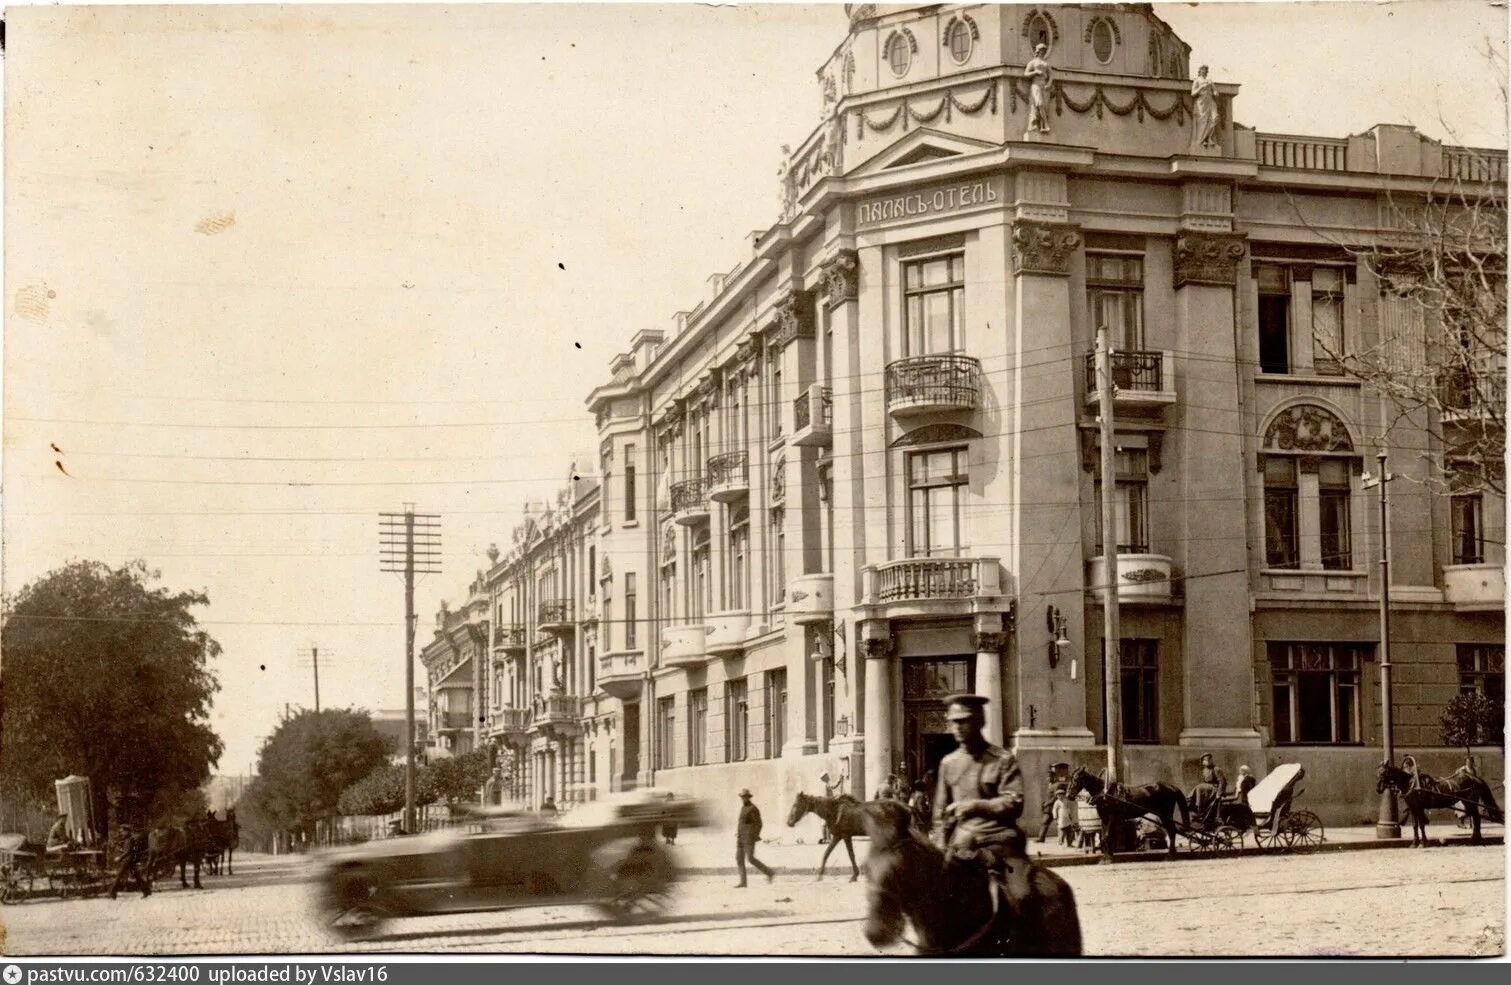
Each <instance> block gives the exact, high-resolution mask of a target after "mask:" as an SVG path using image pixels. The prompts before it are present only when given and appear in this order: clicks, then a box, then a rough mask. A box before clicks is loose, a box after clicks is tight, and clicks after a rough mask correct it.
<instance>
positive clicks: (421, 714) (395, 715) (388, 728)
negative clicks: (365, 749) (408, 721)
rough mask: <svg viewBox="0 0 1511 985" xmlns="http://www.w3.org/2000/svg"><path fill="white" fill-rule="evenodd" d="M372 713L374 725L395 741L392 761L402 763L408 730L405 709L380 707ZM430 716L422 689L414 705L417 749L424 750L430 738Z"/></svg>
mask: <svg viewBox="0 0 1511 985" xmlns="http://www.w3.org/2000/svg"><path fill="white" fill-rule="evenodd" d="M370 714H371V716H372V723H373V727H374V728H376V729H377V730H378V731H379V732H381V733H382V734H383V736H384V737H385V738H387V739H388V740H389V741H390V742H391V743H393V755H392V757H391V759H392V761H393V762H395V763H402V762H403V761H404V733H405V731H406V729H405V724H404V723H405V718H406V712H405V709H403V708H399V709H397V710H392V709H380V710H378V711H374V712H371V713H370ZM429 717H430V716H429V709H428V707H427V701H426V698H425V694H424V692H423V691H421V692H420V693H419V694H418V695H417V696H416V697H415V705H414V743H415V748H417V749H422V750H423V749H424V748H425V746H426V743H427V742H428V740H429V734H430V722H429Z"/></svg>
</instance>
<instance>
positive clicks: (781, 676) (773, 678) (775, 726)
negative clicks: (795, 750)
mask: <svg viewBox="0 0 1511 985" xmlns="http://www.w3.org/2000/svg"><path fill="white" fill-rule="evenodd" d="M786 742H787V668H786V667H778V668H776V669H773V670H768V671H767V672H766V758H767V759H779V758H781V755H782V746H784V745H785V744H786Z"/></svg>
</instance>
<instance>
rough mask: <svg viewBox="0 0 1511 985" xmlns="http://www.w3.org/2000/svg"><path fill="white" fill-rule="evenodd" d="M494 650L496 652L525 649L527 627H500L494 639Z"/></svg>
mask: <svg viewBox="0 0 1511 985" xmlns="http://www.w3.org/2000/svg"><path fill="white" fill-rule="evenodd" d="M493 648H494V649H495V650H523V649H524V648H525V627H523V626H500V627H498V630H497V632H496V633H495V634H494V637H493Z"/></svg>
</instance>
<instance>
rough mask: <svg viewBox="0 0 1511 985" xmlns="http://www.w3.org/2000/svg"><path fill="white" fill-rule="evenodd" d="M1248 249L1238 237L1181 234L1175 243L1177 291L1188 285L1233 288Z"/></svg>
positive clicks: (1215, 234) (1214, 234)
mask: <svg viewBox="0 0 1511 985" xmlns="http://www.w3.org/2000/svg"><path fill="white" fill-rule="evenodd" d="M1247 249H1248V247H1247V245H1246V244H1245V242H1244V238H1243V236H1241V235H1236V234H1233V235H1224V234H1221V233H1182V234H1181V236H1180V238H1179V239H1177V240H1176V241H1175V287H1176V289H1177V290H1179V289H1180V288H1182V287H1185V286H1186V285H1187V284H1208V285H1211V286H1213V287H1233V286H1234V285H1235V284H1237V283H1238V262H1239V261H1240V260H1242V259H1243V257H1244V253H1245V252H1246V250H1247Z"/></svg>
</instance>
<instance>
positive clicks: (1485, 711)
mask: <svg viewBox="0 0 1511 985" xmlns="http://www.w3.org/2000/svg"><path fill="white" fill-rule="evenodd" d="M1505 711H1506V710H1505V708H1503V707H1502V706H1500V705H1498V704H1496V703H1495V702H1494V701H1491V700H1490V699H1489V698H1487V697H1485V696H1484V695H1483V694H1480V693H1479V692H1478V691H1467V692H1465V693H1463V694H1459V695H1456V696H1455V697H1454V698H1453V700H1452V701H1449V702H1448V707H1447V709H1446V710H1445V711H1444V712H1443V717H1442V719H1440V722H1439V724H1440V730H1441V732H1442V736H1443V745H1445V746H1462V747H1463V748H1464V757H1465V758H1466V759H1467V758H1468V757H1469V754H1470V749H1471V747H1473V746H1491V745H1500V744H1501V741H1502V739H1503V732H1504V729H1505Z"/></svg>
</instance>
